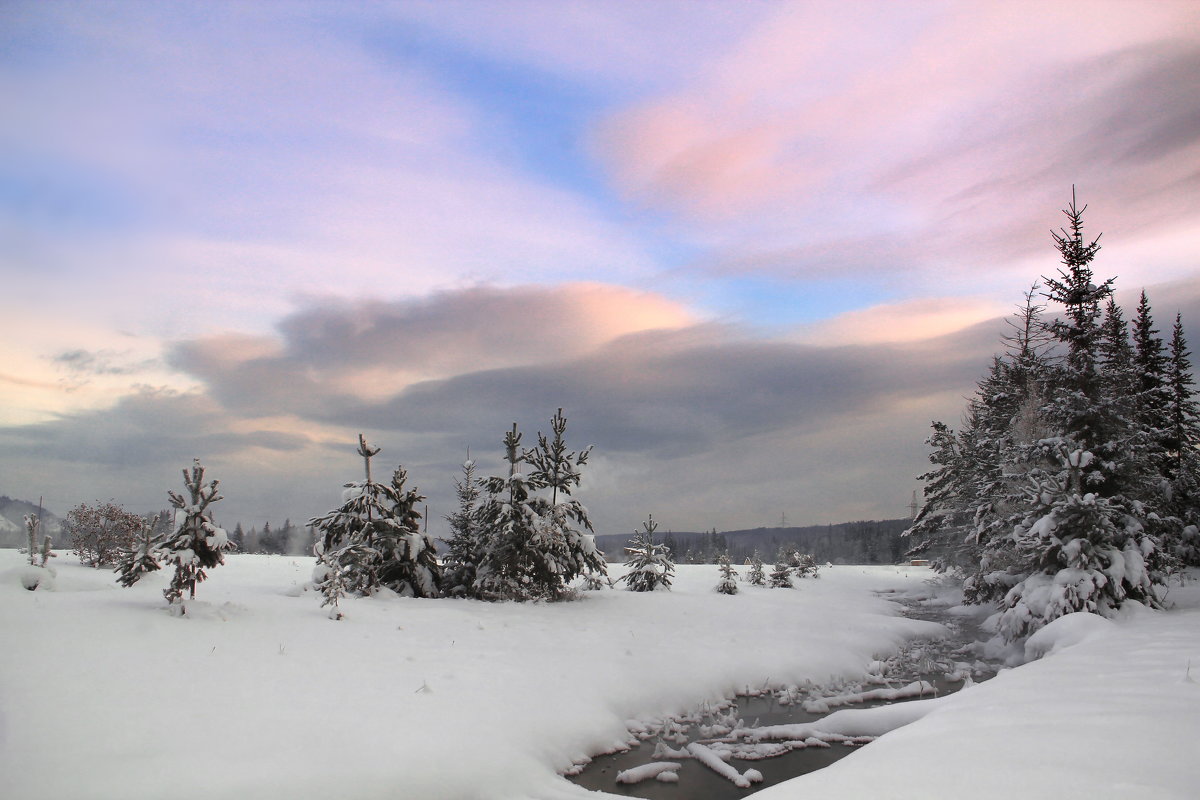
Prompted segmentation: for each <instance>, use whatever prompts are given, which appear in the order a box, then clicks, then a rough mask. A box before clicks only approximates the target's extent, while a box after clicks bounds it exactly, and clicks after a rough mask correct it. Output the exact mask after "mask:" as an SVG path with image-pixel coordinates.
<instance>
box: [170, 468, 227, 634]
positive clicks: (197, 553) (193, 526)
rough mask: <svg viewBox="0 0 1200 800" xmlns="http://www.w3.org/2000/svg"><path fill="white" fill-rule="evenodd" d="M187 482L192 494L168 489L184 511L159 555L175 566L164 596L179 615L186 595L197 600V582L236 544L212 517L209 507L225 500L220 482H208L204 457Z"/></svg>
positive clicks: (186, 473) (185, 477)
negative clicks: (220, 491) (205, 478)
mask: <svg viewBox="0 0 1200 800" xmlns="http://www.w3.org/2000/svg"><path fill="white" fill-rule="evenodd" d="M183 484H184V486H185V487H187V490H188V494H189V495H190V496H189V497H187V498H185V497H184V496H183V495H181V494H179V493H178V492H174V491H171V490H168V491H167V496H168V497H170V498H171V505H172V506H174V507H175V508H176V509H178V510H179V511H182V512H183V520H182V521H181V522H180V523H179V526H178V527H177V528H176V529H175V531H174V533H172V534H171V535H170V536H169V537H168V538H167V540H166V541H165V542H163V544H161V545H160V546H159V547H158V549H157V552H156V553H155V555H156V556H158V557H159V558H161V559H162V560H163V561H165V562H167V563H168V564H174V565H175V575H174V576H173V577H172V578H171V584H170V585H169V586H168V587H167V588H166V589H164V590H163V596H164V597H166V599H167V602H169V603H170V604H171V607H172V609H173V610H174V611H175V613H177V614H183V613H184V611H185V609H184V607H183V594H184V592H187V594H188V597H189V598H191V599H195V597H196V584H197V583H200V582H202V581H203V580H204V579H205V578H206V577H207V573H206V572H205V570H206V569H212V568H213V567H216V566H218V565H220V564H224V563H225V556H224V552H225V551H226V550H228V549H230V548H231V547H232V545H233V543H232V542H231V541H229V537H228V536H227V535H226V533H225V531H224V530H223V529H221V528H218V527H217V526H216V525H215V524H214V523H213V520H212V516H211V512H210V511H209V509H208V507H209V506H210V505H212V504H213V503H215V502H217V501H219V500H220V499H221V495H220V494H219V493H218V491H217V486H218V485H219V481H216V480H214V481H211V482H209V483H208V484H205V483H204V467H202V466H200V459H198V458H197V459H195V460H194V461H193V462H192V469H191V471H190V473H189V471H188V470H187V469H186V468H185V469H184V470H183Z"/></svg>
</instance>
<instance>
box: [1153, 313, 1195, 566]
mask: <svg viewBox="0 0 1200 800" xmlns="http://www.w3.org/2000/svg"><path fill="white" fill-rule="evenodd" d="M1166 377H1167V381H1166V384H1167V408H1166V423H1165V425H1164V426H1163V437H1162V440H1161V441H1162V446H1163V455H1164V467H1163V474H1164V477H1165V478H1166V480H1167V482H1168V486H1169V490H1170V491H1169V494H1170V500H1169V502H1168V503H1167V507H1168V509H1169V510H1170V512H1171V514H1172V515H1173V516H1174V517H1175V518H1176V519H1178V520H1179V521H1180V524H1181V525H1182V526H1183V527H1182V529H1181V530H1180V531H1179V536H1178V538H1177V539H1176V541H1175V542H1174V546H1173V550H1174V551H1175V556H1176V557H1177V558H1179V560H1180V561H1181V562H1182V563H1183V564H1186V565H1189V566H1200V530H1198V529H1197V525H1200V452H1198V451H1197V446H1198V445H1200V409H1198V408H1197V404H1196V400H1195V387H1194V381H1193V378H1192V362H1191V353H1189V352H1188V349H1187V341H1186V340H1185V339H1184V335H1183V318H1182V317H1181V316H1180V315H1179V314H1176V315H1175V326H1174V328H1173V329H1172V332H1171V348H1170V357H1169V361H1168V365H1167V376H1166Z"/></svg>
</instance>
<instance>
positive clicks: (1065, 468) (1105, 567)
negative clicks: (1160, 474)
mask: <svg viewBox="0 0 1200 800" xmlns="http://www.w3.org/2000/svg"><path fill="white" fill-rule="evenodd" d="M1047 446H1048V447H1054V448H1056V451H1057V452H1056V455H1057V457H1058V460H1059V464H1060V466H1061V469H1060V471H1059V472H1058V473H1057V474H1048V473H1045V472H1043V473H1041V474H1038V475H1034V476H1033V477H1031V479H1030V480H1031V487H1030V490H1029V497H1030V500H1031V502H1032V504H1033V510H1032V511H1031V513H1029V514H1028V515H1027V516H1026V517H1025V519H1024V520H1023V521H1022V522H1021V523H1020V524H1018V525H1017V526H1016V528H1015V530H1014V531H1013V540H1014V541H1015V543H1016V547H1017V551H1018V553H1019V554H1021V555H1022V556H1024V558H1025V560H1026V562H1027V563H1029V564H1030V565H1031V566H1032V567H1033V570H1032V572H1031V574H1030V575H1029V576H1028V577H1026V578H1025V579H1024V580H1022V581H1020V582H1019V583H1017V584H1016V585H1015V586H1013V588H1012V589H1011V590H1010V591H1009V592H1008V594H1007V595H1006V596H1005V598H1004V601H1003V609H1004V611H1003V613H1002V614H1001V615H1000V619H999V622H998V626H997V627H998V630H999V632H1000V633H1001V634H1002V635H1003V636H1004V637H1005V638H1006V639H1008V640H1009V641H1012V640H1014V639H1018V638H1021V637H1024V636H1027V635H1029V634H1030V633H1033V632H1034V631H1036V630H1037V629H1038V628H1040V627H1042V626H1043V625H1045V624H1046V623H1048V622H1051V621H1053V620H1055V619H1057V618H1058V617H1061V616H1063V615H1064V614H1069V613H1072V612H1074V611H1090V612H1094V613H1097V614H1101V615H1104V616H1110V615H1111V614H1112V613H1114V612H1115V611H1116V610H1117V609H1118V608H1120V606H1121V604H1122V603H1123V602H1124V601H1125V600H1127V599H1128V600H1137V601H1139V602H1142V603H1145V604H1147V605H1150V606H1153V607H1158V606H1159V601H1158V591H1157V586H1156V579H1155V575H1154V572H1153V571H1152V569H1151V568H1149V567H1148V565H1147V557H1148V556H1150V555H1151V554H1152V553H1153V552H1154V541H1153V539H1152V538H1151V537H1150V536H1148V535H1147V533H1146V530H1145V527H1144V519H1143V518H1142V517H1141V508H1140V504H1138V503H1136V502H1132V503H1131V502H1129V501H1126V500H1125V499H1124V498H1121V497H1104V496H1102V495H1099V494H1098V493H1096V492H1085V491H1084V487H1083V484H1084V481H1085V479H1086V478H1085V476H1086V475H1087V474H1088V472H1089V471H1091V470H1092V469H1093V467H1094V464H1093V459H1094V456H1093V455H1092V453H1091V452H1089V451H1085V450H1083V449H1081V448H1076V449H1074V450H1068V445H1067V444H1065V443H1064V441H1062V440H1059V441H1055V442H1053V443H1049V442H1048V443H1047Z"/></svg>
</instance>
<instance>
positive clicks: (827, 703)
mask: <svg viewBox="0 0 1200 800" xmlns="http://www.w3.org/2000/svg"><path fill="white" fill-rule="evenodd" d="M933 693H934V689H933V684H932V683H929V682H928V681H913V682H912V683H910V684H908V685H907V686H901V687H900V688H899V689H870V690H868V691H865V692H854V693H853V694H839V695H835V696H833V697H821V698H818V699H816V700H809V701H808V702H806V703H805V704H804V710H805V711H807V712H809V713H810V714H817V713H820V712H822V711H828V710H830V709H831V708H837V707H838V706H848V705H853V704H856V703H868V702H873V701H876V700H883V701H885V702H891V701H893V700H899V699H901V698H904V697H920V696H922V695H926V694H933Z"/></svg>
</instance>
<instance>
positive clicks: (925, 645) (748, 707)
mask: <svg viewBox="0 0 1200 800" xmlns="http://www.w3.org/2000/svg"><path fill="white" fill-rule="evenodd" d="M882 594H883V596H888V595H889V593H882ZM895 599H896V600H897V601H898V602H900V603H901V604H902V605H904V607H905V615H906V616H909V617H912V618H914V619H924V620H931V621H934V622H940V623H942V624H943V625H945V626H946V627H947V629H948V630H949V634H948V635H947V636H946V637H945V638H944V639H925V640H918V641H915V642H913V643H911V644H910V645H909V646H908V647H906V648H905V649H904V650H903V651H902V652H900V653H899V654H897V655H896V656H893V657H892V658H890V659H887V660H885V661H884V660H881V661H876V662H875V663H874V664H872V666H871V670H870V673H869V674H868V675H865V676H864V677H863V678H862V679H861V680H858V681H848V682H845V683H839V684H834V685H820V686H818V685H814V684H806V685H801V686H787V687H783V688H775V689H770V688H765V687H764V688H763V689H762V690H754V689H750V690H748V691H747V692H746V693H744V694H739V695H738V696H736V697H735V698H733V699H731V700H727V701H725V702H724V703H721V704H718V705H715V706H714V705H711V704H707V703H706V704H704V705H702V706H700V707H699V708H697V709H695V710H694V711H693V712H691V713H689V714H685V715H682V716H679V717H670V718H666V719H664V720H656V721H654V722H651V723H646V724H645V726H644V727H643V728H642V729H633V730H630V737H631V747H630V749H629V750H626V751H623V752H618V753H611V754H606V755H601V756H597V757H596V758H594V759H592V761H590V762H588V763H587V764H584V765H580V766H578V767H576V769H575V770H573V771H572V772H574V774H570V773H568V775H567V778H568V780H571V781H573V782H575V783H576V784H578V785H579V786H582V787H584V788H586V789H592V790H599V791H604V792H608V793H610V794H615V795H624V796H627V797H644V798H649V799H650V800H683V799H684V798H686V799H687V800H724V798H740V797H745V796H746V795H748V794H751V793H753V792H755V791H757V790H759V789H764V788H766V787H768V786H772V785H774V784H776V783H781V782H782V781H785V780H788V779H789V778H794V777H796V776H797V775H804V774H806V773H809V772H813V771H815V770H818V769H821V768H822V767H827V766H829V765H830V764H832V763H833V762H835V761H837V760H839V759H841V758H844V757H845V756H847V755H849V754H850V753H852V752H853V751H854V750H856V749H857V748H858V747H860V746H862V745H864V744H866V743H867V742H869V741H870V738H869V737H859V738H854V739H846V737H840V738H841V739H845V741H837V739H838V738H839V737H829V739H828V740H826V741H824V742H820V741H815V740H813V739H809V740H808V743H807V744H808V746H804V744H801V743H793V744H792V746H791V747H786V746H783V745H780V744H774V745H772V744H767V745H757V746H755V745H750V744H748V739H747V737H745V736H744V735H742V736H739V734H745V733H746V731H745V729H747V728H759V727H763V726H767V725H790V724H796V723H808V722H816V721H818V720H820V719H822V718H823V717H825V716H826V715H828V714H829V713H831V712H833V711H836V710H837V709H838V708H871V707H874V706H879V705H887V704H889V703H896V702H905V701H906V700H914V699H919V698H920V697H931V696H941V695H944V694H948V693H950V692H955V691H957V690H959V689H960V688H962V687H963V686H966V685H970V684H971V683H973V682H974V683H977V682H979V681H982V680H986V679H987V678H990V677H992V676H993V675H994V674H995V672H996V668H997V665H995V664H991V663H988V662H985V661H983V660H981V659H980V658H979V656H978V655H977V652H978V651H979V649H980V648H978V647H977V646H976V644H977V640H978V639H979V627H978V623H977V621H976V620H975V619H972V618H970V617H965V618H964V617H955V616H952V615H950V614H947V613H946V611H945V607H944V606H941V605H938V604H936V602H935V601H934V602H929V601H927V600H925V599H915V598H912V597H905V596H899V595H897V596H895ZM889 690H891V691H889ZM895 695H902V696H901V697H895ZM893 697H894V699H889V698H893ZM735 729H736V730H737V731H738V734H734V735H733V736H731V735H730V734H731V732H732V731H733V730H735ZM695 743H698V744H701V745H703V746H704V748H708V749H709V751H710V752H712V753H716V754H720V753H721V752H722V751H724V752H725V754H726V755H727V756H731V757H729V758H725V757H724V756H723V757H722V758H723V760H724V761H725V762H726V763H727V764H728V765H729V767H732V768H733V770H736V772H737V773H740V774H742V775H747V774H749V775H750V776H752V777H753V773H747V770H756V771H757V772H758V773H759V774H761V776H762V780H761V782H757V781H756V782H754V783H752V784H751V785H750V786H749V787H748V788H746V787H739V786H737V785H735V784H734V783H733V781H732V779H731V778H732V773H731V775H730V777H723V776H722V775H719V774H717V772H716V771H714V770H713V769H712V768H709V767H708V766H706V765H705V764H703V763H701V761H700V760H698V759H697V758H696V757H695V752H696V751H695V750H692V751H691V752H689V749H690V748H689V746H690V745H693V744H695ZM739 743H740V744H739ZM796 745H799V747H798V749H797V747H796ZM771 753H778V754H771ZM700 755H701V756H702V757H703V756H705V755H707V754H706V753H704V752H703V748H701V750H700ZM662 762H673V763H675V764H677V765H678V769H673V770H668V771H667V773H666V774H665V775H661V776H659V777H657V778H656V777H653V776H652V777H649V778H647V779H644V780H641V781H639V782H637V783H623V782H618V776H619V775H620V774H621V773H622V772H625V771H626V770H633V769H636V768H645V766H646V765H648V764H654V763H662ZM651 771H653V770H651ZM628 777H631V776H629V775H627V776H626V779H628Z"/></svg>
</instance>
